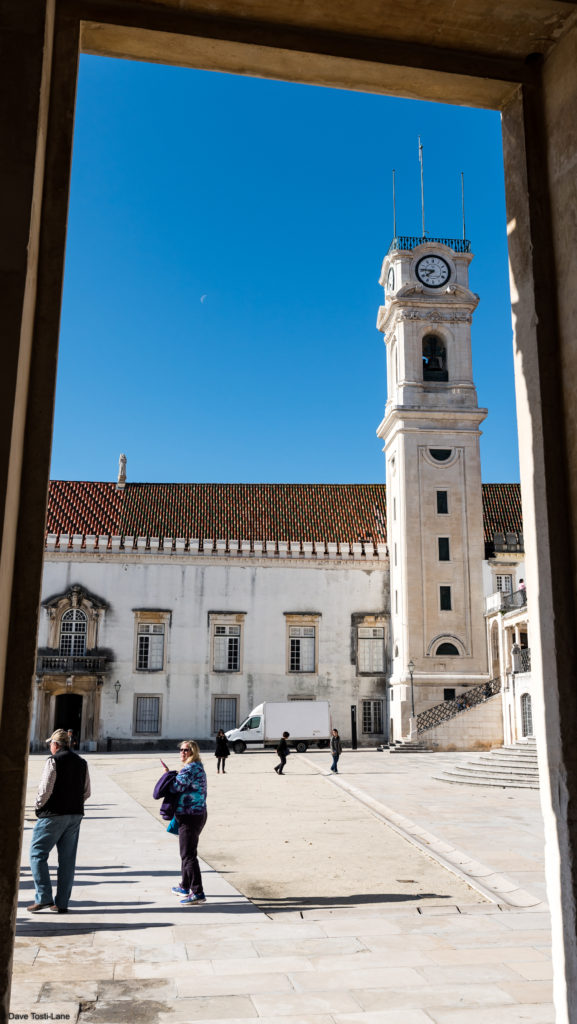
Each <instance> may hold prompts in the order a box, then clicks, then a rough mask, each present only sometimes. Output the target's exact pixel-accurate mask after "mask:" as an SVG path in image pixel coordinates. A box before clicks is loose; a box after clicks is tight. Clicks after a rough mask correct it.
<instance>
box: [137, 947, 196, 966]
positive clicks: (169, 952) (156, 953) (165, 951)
mask: <svg viewBox="0 0 577 1024" xmlns="http://www.w3.org/2000/svg"><path fill="white" fill-rule="evenodd" d="M186 959H188V958H187V955H186V946H185V945H184V943H182V942H171V943H169V944H168V945H167V946H135V947H134V962H135V963H145V962H146V963H169V962H170V961H172V960H186Z"/></svg>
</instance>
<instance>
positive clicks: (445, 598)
mask: <svg viewBox="0 0 577 1024" xmlns="http://www.w3.org/2000/svg"><path fill="white" fill-rule="evenodd" d="M439 595H440V608H441V611H442V612H450V611H451V608H452V604H451V588H450V587H439Z"/></svg>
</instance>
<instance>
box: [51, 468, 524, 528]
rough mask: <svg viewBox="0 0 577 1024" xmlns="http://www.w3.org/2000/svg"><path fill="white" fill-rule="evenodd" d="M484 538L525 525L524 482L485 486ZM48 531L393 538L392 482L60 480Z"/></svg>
mask: <svg viewBox="0 0 577 1024" xmlns="http://www.w3.org/2000/svg"><path fill="white" fill-rule="evenodd" d="M483 513H484V524H485V540H486V541H492V539H493V535H494V533H496V532H501V533H508V532H509V533H519V532H520V531H522V529H523V522H522V516H521V495H520V488H519V484H484V485H483ZM46 527H47V532H48V533H54V534H60V533H76V534H96V535H98V536H106V535H110V534H112V535H114V536H136V537H184V538H187V539H188V538H190V537H199V538H204V537H206V538H213V539H214V538H230V539H235V540H241V539H244V540H251V539H252V540H267V539H268V540H303V541H307V540H309V541H310V540H325V541H333V542H335V541H338V542H341V541H342V542H349V543H352V542H354V541H358V540H360V539H364V538H367V539H368V538H371V539H372V540H373V541H374V543H382V542H384V541H385V540H386V498H385V484H147V483H143V484H138V483H134V484H133V483H130V484H127V485H126V487H125V488H124V490H117V489H116V485H115V484H113V483H94V482H90V481H89V482H79V481H73V480H71V481H66V480H54V481H52V483H51V484H50V490H49V498H48V515H47V524H46Z"/></svg>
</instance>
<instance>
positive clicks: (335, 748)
mask: <svg viewBox="0 0 577 1024" xmlns="http://www.w3.org/2000/svg"><path fill="white" fill-rule="evenodd" d="M331 751H332V755H333V763H332V765H331V771H332V772H335V773H336V774H337V775H338V774H339V769H338V768H337V765H338V763H339V757H340V756H341V754H342V752H343V745H342V743H341V737H340V736H339V730H338V729H333V734H332V736H331Z"/></svg>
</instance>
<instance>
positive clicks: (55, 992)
mask: <svg viewBox="0 0 577 1024" xmlns="http://www.w3.org/2000/svg"><path fill="white" fill-rule="evenodd" d="M97 989H98V982H96V981H80V979H78V980H77V981H47V982H45V983H44V984H43V985H42V988H41V989H40V993H39V996H38V1002H39V1003H62V1002H67V1003H71V1002H77V1003H83V1002H87V1001H91V1000H93V999H96V994H97ZM43 1010H44V1011H45V1010H46V1007H42V1008H41V1010H40V1012H42V1011H43Z"/></svg>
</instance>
